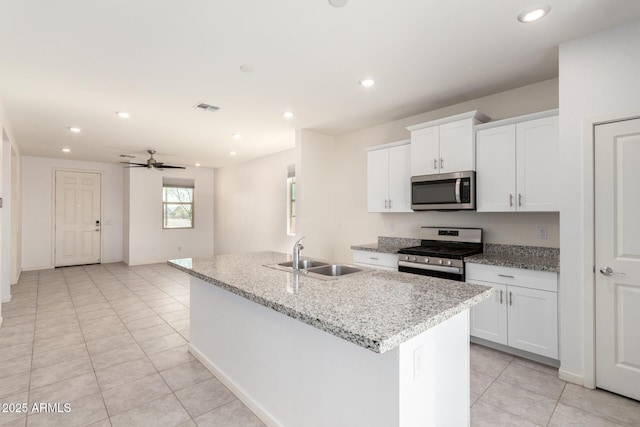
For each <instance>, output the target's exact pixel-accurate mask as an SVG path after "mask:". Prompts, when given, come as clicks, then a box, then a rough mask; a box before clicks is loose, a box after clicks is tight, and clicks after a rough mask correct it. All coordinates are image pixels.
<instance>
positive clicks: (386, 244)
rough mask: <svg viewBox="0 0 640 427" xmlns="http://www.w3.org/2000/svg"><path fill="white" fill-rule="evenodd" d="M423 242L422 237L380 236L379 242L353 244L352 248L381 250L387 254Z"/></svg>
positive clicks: (357, 249)
mask: <svg viewBox="0 0 640 427" xmlns="http://www.w3.org/2000/svg"><path fill="white" fill-rule="evenodd" d="M420 242H421V240H420V239H411V238H405V237H383V236H380V237H378V243H365V244H362V245H353V246H351V249H353V250H356V251H369V252H380V253H385V254H397V253H398V251H399V250H400V249H402V248H408V247H411V246H417V245H419V244H420Z"/></svg>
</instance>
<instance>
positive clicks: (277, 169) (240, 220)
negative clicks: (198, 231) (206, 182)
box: [213, 150, 299, 254]
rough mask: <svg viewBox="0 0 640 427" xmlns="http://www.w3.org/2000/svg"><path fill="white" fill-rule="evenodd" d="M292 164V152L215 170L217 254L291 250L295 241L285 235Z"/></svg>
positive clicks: (293, 161)
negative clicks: (288, 173) (288, 176)
mask: <svg viewBox="0 0 640 427" xmlns="http://www.w3.org/2000/svg"><path fill="white" fill-rule="evenodd" d="M295 161H296V155H295V150H287V151H282V152H280V153H276V154H272V155H270V156H265V157H261V158H259V159H255V160H250V161H248V162H244V163H240V164H237V165H233V166H228V167H224V168H220V169H216V171H215V186H214V188H215V190H214V197H215V203H214V206H215V209H214V214H213V218H214V230H215V252H216V254H225V253H237V252H245V251H247V250H252V251H261V250H275V251H280V252H289V251H291V248H292V246H293V243H294V241H295V239H294V238H293V237H291V236H287V166H288V165H291V164H294V163H295ZM296 173H298V171H296ZM297 186H299V185H298V183H297ZM249 244H250V246H248V245H249ZM248 248H250V249H248Z"/></svg>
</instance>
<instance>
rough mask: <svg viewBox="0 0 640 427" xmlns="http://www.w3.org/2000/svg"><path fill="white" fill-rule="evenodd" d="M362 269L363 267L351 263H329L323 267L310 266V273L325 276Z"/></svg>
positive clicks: (340, 274)
mask: <svg viewBox="0 0 640 427" xmlns="http://www.w3.org/2000/svg"><path fill="white" fill-rule="evenodd" d="M360 271H362V269H361V268H357V267H353V266H350V265H341V264H330V265H329V264H327V265H324V266H321V267H315V268H310V269H309V273H315V274H321V275H323V276H332V277H338V276H344V275H346V274H353V273H358V272H360Z"/></svg>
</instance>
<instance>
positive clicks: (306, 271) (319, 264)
mask: <svg viewBox="0 0 640 427" xmlns="http://www.w3.org/2000/svg"><path fill="white" fill-rule="evenodd" d="M265 267H269V268H274V269H276V270H280V271H286V272H288V273H295V274H299V275H302V276H306V277H312V278H314V279H319V280H336V279H338V278H340V277H341V276H346V275H348V274H356V273H364V272H368V271H371V269H370V268H365V267H354V266H353V265H346V264H330V263H328V262H323V261H316V260H314V259H307V258H304V259H301V260H300V261H299V262H298V270H297V271H296V270H294V269H293V261H285V262H280V263H278V264H267V265H265Z"/></svg>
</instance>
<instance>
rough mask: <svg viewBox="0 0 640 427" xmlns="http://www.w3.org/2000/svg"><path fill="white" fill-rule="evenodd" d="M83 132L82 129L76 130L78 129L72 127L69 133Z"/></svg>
mask: <svg viewBox="0 0 640 427" xmlns="http://www.w3.org/2000/svg"><path fill="white" fill-rule="evenodd" d="M81 131H82V129H80V128H76V127H70V128H69V132H73V133H80V132H81Z"/></svg>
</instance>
